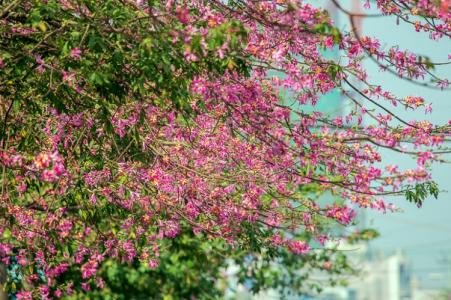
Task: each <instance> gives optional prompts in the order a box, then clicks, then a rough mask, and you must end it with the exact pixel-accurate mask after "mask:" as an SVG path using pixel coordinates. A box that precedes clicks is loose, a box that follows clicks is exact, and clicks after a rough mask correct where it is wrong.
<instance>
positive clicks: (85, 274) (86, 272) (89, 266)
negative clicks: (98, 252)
mask: <svg viewBox="0 0 451 300" xmlns="http://www.w3.org/2000/svg"><path fill="white" fill-rule="evenodd" d="M97 267H98V263H97V261H93V260H90V261H88V262H87V263H85V264H84V265H82V266H81V277H82V278H83V279H86V278H89V277H92V276H94V275H95V274H96V273H97Z"/></svg>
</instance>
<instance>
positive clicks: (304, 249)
mask: <svg viewBox="0 0 451 300" xmlns="http://www.w3.org/2000/svg"><path fill="white" fill-rule="evenodd" d="M288 248H289V249H290V251H291V252H293V253H294V254H298V255H299V254H307V253H308V252H310V250H311V248H310V245H309V244H308V243H307V242H304V241H290V242H289V244H288Z"/></svg>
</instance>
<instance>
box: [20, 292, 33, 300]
mask: <svg viewBox="0 0 451 300" xmlns="http://www.w3.org/2000/svg"><path fill="white" fill-rule="evenodd" d="M16 298H17V300H32V299H33V298H32V294H31V292H26V291H20V292H18V293H17V294H16Z"/></svg>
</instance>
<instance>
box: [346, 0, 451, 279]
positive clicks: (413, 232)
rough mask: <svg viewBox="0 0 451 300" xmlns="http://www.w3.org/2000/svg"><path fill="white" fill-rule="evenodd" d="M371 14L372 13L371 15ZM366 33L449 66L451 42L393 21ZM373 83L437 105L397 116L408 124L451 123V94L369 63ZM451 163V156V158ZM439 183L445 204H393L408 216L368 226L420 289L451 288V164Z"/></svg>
mask: <svg viewBox="0 0 451 300" xmlns="http://www.w3.org/2000/svg"><path fill="white" fill-rule="evenodd" d="M341 3H342V4H343V6H345V7H347V8H349V10H352V9H353V8H352V6H351V0H341ZM366 12H371V11H366ZM339 19H340V25H339V26H341V27H346V26H348V24H347V22H346V21H345V20H346V17H345V16H344V15H340V16H339ZM362 33H363V34H364V35H368V36H373V37H377V38H378V39H379V40H380V42H381V45H382V46H385V47H386V48H389V47H390V46H393V45H399V46H400V48H404V49H409V50H410V51H413V52H415V53H418V54H423V55H427V56H429V57H430V58H431V60H432V61H440V62H446V61H448V54H451V39H447V38H444V39H443V40H441V41H439V42H437V41H432V40H430V39H429V38H428V36H427V34H424V33H422V34H419V33H417V32H415V30H414V29H413V28H412V26H410V25H406V24H403V23H402V22H401V23H400V25H396V19H395V18H392V17H381V18H366V19H364V20H363V21H362ZM365 65H366V67H367V70H368V73H369V78H370V80H371V81H372V82H377V83H379V84H381V85H382V87H383V88H384V89H385V90H390V91H392V92H393V93H394V94H396V95H398V96H407V95H416V96H422V97H424V98H425V99H426V100H427V102H432V108H433V111H432V113H431V114H429V115H424V112H423V111H420V112H419V113H412V111H409V112H406V111H405V110H404V109H403V108H399V109H394V110H392V111H393V112H395V113H396V114H398V115H399V116H401V117H404V119H426V120H429V121H431V122H432V123H435V124H443V123H447V122H448V120H451V91H449V90H448V91H440V90H432V89H428V88H424V87H421V86H417V85H414V84H412V83H410V82H407V81H404V80H400V79H399V78H396V77H395V76H394V75H391V74H389V73H387V72H381V71H380V70H379V68H378V67H377V66H376V65H375V64H374V63H372V62H370V61H369V60H368V61H366V62H365ZM436 71H437V73H438V74H440V75H441V77H442V78H451V65H446V66H444V67H440V68H437V70H436ZM450 146H451V145H450ZM382 155H383V157H384V158H385V159H387V160H386V162H389V163H395V164H398V165H399V166H400V168H409V167H413V166H414V163H415V161H413V160H411V159H408V158H406V157H404V156H403V155H400V154H398V153H395V152H390V151H384V152H383V154H382ZM446 158H447V159H448V160H450V161H451V156H448V157H446ZM432 174H433V179H434V180H435V181H436V182H437V183H438V184H439V187H440V188H441V189H442V190H448V192H446V191H443V192H441V193H440V195H439V198H438V199H437V200H436V199H434V198H432V199H427V200H426V201H425V203H424V205H423V207H422V208H420V209H419V208H417V207H416V206H415V205H414V204H411V203H408V202H407V201H405V199H404V198H403V197H393V198H387V201H390V202H393V203H394V204H395V205H396V206H397V207H399V208H401V209H402V211H403V212H400V213H387V214H382V213H378V212H368V213H367V215H366V220H367V223H368V225H370V226H371V227H373V228H375V229H377V230H378V231H379V232H380V234H381V237H380V238H378V239H376V240H375V241H373V242H371V244H370V247H371V249H372V250H373V251H375V252H377V251H381V252H383V253H385V254H390V253H394V252H395V251H396V250H397V249H402V250H403V251H404V253H405V254H406V256H407V258H408V260H409V261H410V265H411V268H412V270H413V272H414V274H415V275H416V276H417V277H418V279H419V282H420V284H421V283H423V285H425V286H430V285H435V286H437V285H438V286H443V285H444V284H448V285H451V164H436V165H434V166H433V167H432Z"/></svg>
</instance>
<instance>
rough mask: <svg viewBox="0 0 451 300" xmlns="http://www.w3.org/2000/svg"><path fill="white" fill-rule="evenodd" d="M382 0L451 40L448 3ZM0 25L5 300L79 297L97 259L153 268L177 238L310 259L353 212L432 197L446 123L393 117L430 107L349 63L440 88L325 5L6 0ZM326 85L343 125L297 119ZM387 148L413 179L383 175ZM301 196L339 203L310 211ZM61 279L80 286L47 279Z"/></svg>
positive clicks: (415, 61) (419, 60)
mask: <svg viewBox="0 0 451 300" xmlns="http://www.w3.org/2000/svg"><path fill="white" fill-rule="evenodd" d="M366 4H367V5H369V2H367V3H366ZM336 5H337V6H338V7H339V8H340V9H342V10H343V11H345V10H344V9H343V8H342V7H341V6H340V4H339V3H338V2H336ZM376 5H377V7H378V8H379V9H380V10H381V13H382V14H383V15H396V16H397V17H398V18H399V19H400V20H404V21H406V22H408V23H412V25H414V26H415V29H416V30H418V31H425V32H429V33H430V34H431V38H433V39H440V38H442V37H445V38H446V37H449V32H450V26H451V25H450V22H449V21H450V13H449V9H448V7H447V2H446V1H419V2H418V1H413V0H404V1H399V2H398V1H383V0H378V1H376ZM345 12H347V13H348V15H349V17H350V20H351V24H354V20H355V18H356V17H363V15H361V14H354V13H352V12H348V11H345ZM0 16H1V22H0V35H1V41H0V68H1V70H0V72H1V73H0V83H1V85H0V92H1V94H0V95H1V96H0V97H1V98H0V99H1V102H2V117H3V118H2V120H3V122H2V125H1V149H2V152H1V164H2V192H1V194H2V201H1V205H0V209H1V211H0V216H1V217H0V224H1V226H0V228H1V235H2V239H1V243H0V255H1V257H2V260H3V263H5V264H11V263H12V262H14V263H16V264H18V265H19V266H20V267H19V268H18V271H17V272H16V273H17V274H18V276H20V279H17V278H16V279H15V280H12V279H11V280H9V281H8V283H7V288H8V289H9V290H10V291H13V292H17V296H18V298H21V299H29V298H31V297H32V296H34V297H38V295H41V297H43V298H47V297H55V296H56V297H59V296H60V295H62V294H65V293H68V291H69V292H70V290H72V289H73V288H76V289H79V288H80V287H81V288H82V289H84V290H88V289H90V288H91V287H93V286H94V285H95V284H96V283H97V284H99V282H98V281H99V279H98V278H97V273H98V268H99V266H100V265H101V264H102V262H103V261H105V259H113V260H116V261H118V262H123V263H135V261H136V260H139V261H140V262H141V263H143V264H144V265H147V266H148V267H150V268H155V267H156V266H157V265H158V261H159V259H160V257H166V255H170V253H168V254H166V253H165V252H164V251H167V250H166V249H165V248H164V245H166V244H167V243H171V241H173V239H174V238H176V237H177V236H178V235H179V234H180V232H181V231H182V227H183V226H185V225H186V226H188V227H189V228H190V230H192V232H193V233H194V234H201V236H202V237H203V239H207V238H209V239H218V240H221V241H222V242H224V243H226V244H228V245H230V246H233V247H235V248H242V249H250V250H251V251H259V252H262V251H266V249H276V250H274V251H285V250H289V251H291V252H292V253H294V254H296V255H311V254H312V253H314V252H315V251H316V250H314V249H312V248H316V247H319V246H320V245H323V244H324V242H325V241H326V240H327V239H329V238H330V233H331V230H333V228H334V227H335V226H348V225H350V224H352V222H353V219H354V217H355V214H356V213H355V211H354V209H353V208H352V206H360V207H363V208H374V209H380V210H383V211H385V210H386V209H394V207H393V206H392V205H391V204H389V203H386V202H385V201H384V199H383V197H384V196H387V195H395V194H405V195H406V198H407V200H409V201H411V202H414V203H416V204H417V205H418V206H421V204H422V202H423V201H424V199H425V198H426V196H427V195H428V194H432V195H434V196H437V193H438V187H437V186H436V184H435V183H434V182H432V181H430V174H429V173H428V169H427V167H428V165H429V163H430V162H433V161H438V160H440V159H441V158H440V155H441V154H444V153H447V150H446V149H445V148H444V146H443V143H444V142H445V141H446V140H447V139H448V138H449V134H450V133H449V130H450V125H449V124H446V125H443V126H435V125H432V124H431V123H429V122H427V121H424V120H404V119H402V118H400V117H399V116H397V115H396V114H394V113H393V112H392V111H391V110H390V106H391V105H394V106H396V105H404V106H405V107H406V109H419V108H425V109H426V111H429V110H430V107H429V106H428V105H426V104H425V103H427V102H425V100H424V99H423V98H421V97H418V96H415V95H412V96H408V97H405V98H399V97H397V96H395V95H393V94H392V93H390V92H389V91H384V90H383V88H382V87H381V86H380V85H378V84H374V83H372V82H371V78H370V77H369V76H368V75H367V73H366V71H365V70H364V68H363V67H362V65H361V63H360V62H361V60H362V59H363V57H365V56H367V57H370V58H371V59H374V60H375V61H376V62H377V63H379V64H380V65H381V66H383V68H384V69H385V70H387V71H388V72H392V73H394V74H396V75H397V76H398V77H399V80H404V79H406V80H410V81H412V82H415V83H416V84H420V85H426V86H428V87H431V88H435V87H436V88H441V89H446V88H448V81H447V80H446V79H440V78H438V77H437V76H436V75H434V73H433V66H434V63H433V62H431V61H430V60H429V59H427V58H426V57H424V56H418V55H415V54H414V53H411V52H410V51H407V50H402V49H399V48H398V47H396V46H395V47H392V48H389V49H382V48H381V46H380V44H379V42H378V40H377V39H375V38H371V37H366V36H365V37H364V36H360V35H359V33H358V31H357V30H356V29H355V26H354V25H353V26H352V27H353V28H351V32H341V31H340V30H338V29H337V28H335V27H334V26H333V25H332V22H331V20H330V17H329V16H328V14H327V11H325V10H324V9H322V8H321V7H320V8H317V7H314V6H313V5H311V4H308V3H304V2H301V1H288V0H274V1H243V0H232V1H227V2H224V1H216V0H208V1H207V0H205V1H202V0H196V1H189V2H183V1H174V0H169V1H167V2H162V1H128V0H123V1H119V0H107V1H103V2H101V3H98V2H97V1H88V0H78V1H75V0H74V1H72V0H64V1H63V0H61V1H52V0H48V1H26V0H23V1H19V0H16V1H9V2H4V1H3V2H1V7H0ZM413 20H414V21H413ZM327 48H338V49H339V50H340V59H336V60H334V59H330V58H326V57H325V55H323V54H321V51H320V50H321V49H327ZM444 64H447V63H444ZM269 71H276V72H279V73H280V76H277V77H271V76H269V75H268V72H269ZM428 80H429V81H428ZM356 82H358V84H356ZM333 90H338V91H340V92H341V93H342V94H343V96H344V97H346V98H348V99H349V101H351V102H352V103H353V105H354V106H353V109H352V111H351V112H350V113H349V114H348V115H346V116H344V117H341V116H340V117H334V118H330V117H329V116H327V115H323V114H322V113H321V112H318V111H314V112H309V111H308V110H306V109H305V106H306V105H313V106H314V105H315V103H316V102H317V100H318V99H319V97H320V96H321V95H324V94H327V93H329V92H331V91H333ZM282 91H285V92H287V93H286V94H287V95H289V96H287V97H284V96H283V93H281V92H282ZM364 117H365V118H370V119H372V120H373V121H374V122H372V123H369V124H365V123H363V122H362V120H363V118H364ZM381 148H387V149H390V150H393V151H397V152H402V153H404V154H405V155H410V156H413V157H415V158H417V163H418V167H417V168H415V169H410V170H400V169H399V168H397V167H396V166H390V165H389V166H386V167H385V169H384V168H380V167H377V166H376V163H379V162H381V160H382V158H381V155H380V153H379V150H380V149H381ZM382 163H383V162H382ZM306 189H307V190H308V189H313V190H320V191H321V192H323V193H330V194H332V195H334V196H335V197H337V198H339V199H342V200H339V201H337V202H336V203H333V204H326V205H321V203H320V202H318V201H317V198H316V197H315V196H314V195H313V194H312V193H309V192H308V191H306ZM277 249H279V250H277ZM280 249H285V250H280ZM69 268H71V269H78V270H79V274H80V277H81V280H82V283H81V284H80V286H78V285H77V286H76V287H73V281H70V280H69V281H63V282H61V280H60V279H61V278H64V277H62V276H64V274H65V272H66V271H67V270H68V269H69ZM100 285H101V284H100Z"/></svg>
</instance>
